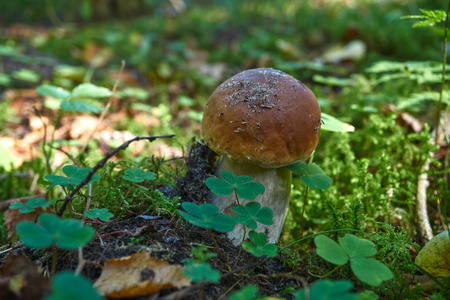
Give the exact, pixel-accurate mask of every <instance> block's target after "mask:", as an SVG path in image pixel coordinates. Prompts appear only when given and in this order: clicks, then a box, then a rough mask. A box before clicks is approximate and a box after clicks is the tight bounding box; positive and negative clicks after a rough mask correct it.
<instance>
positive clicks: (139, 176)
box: [123, 169, 156, 182]
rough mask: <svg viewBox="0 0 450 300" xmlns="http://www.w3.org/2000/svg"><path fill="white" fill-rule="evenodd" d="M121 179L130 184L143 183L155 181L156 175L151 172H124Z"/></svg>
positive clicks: (138, 170) (135, 170)
mask: <svg viewBox="0 0 450 300" xmlns="http://www.w3.org/2000/svg"><path fill="white" fill-rule="evenodd" d="M125 174H127V175H125V176H123V179H125V180H128V181H131V182H143V181H144V180H155V179H156V175H155V173H153V172H144V170H142V169H132V170H125Z"/></svg>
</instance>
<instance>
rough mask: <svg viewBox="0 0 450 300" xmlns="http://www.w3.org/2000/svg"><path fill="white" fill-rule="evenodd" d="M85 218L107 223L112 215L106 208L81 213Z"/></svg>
mask: <svg viewBox="0 0 450 300" xmlns="http://www.w3.org/2000/svg"><path fill="white" fill-rule="evenodd" d="M83 214H84V215H85V216H86V217H88V218H91V219H97V218H98V219H99V220H101V221H103V222H107V221H109V219H111V218H112V217H113V216H114V215H113V214H112V213H110V212H109V211H108V209H107V208H93V209H91V210H89V211H85V212H84V213H83Z"/></svg>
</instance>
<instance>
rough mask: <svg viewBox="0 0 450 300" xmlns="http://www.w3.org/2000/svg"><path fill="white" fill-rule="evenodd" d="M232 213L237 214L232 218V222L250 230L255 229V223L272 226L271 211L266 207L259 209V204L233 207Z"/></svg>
mask: <svg viewBox="0 0 450 300" xmlns="http://www.w3.org/2000/svg"><path fill="white" fill-rule="evenodd" d="M233 211H234V212H236V213H238V215H236V216H234V221H235V222H236V223H239V224H243V225H244V226H247V227H248V228H250V229H256V227H257V226H258V225H257V224H256V222H259V223H261V224H264V225H272V224H273V220H272V218H273V211H272V210H271V209H270V208H268V207H263V208H261V204H260V203H259V202H250V203H248V204H247V205H246V206H242V205H237V206H234V207H233Z"/></svg>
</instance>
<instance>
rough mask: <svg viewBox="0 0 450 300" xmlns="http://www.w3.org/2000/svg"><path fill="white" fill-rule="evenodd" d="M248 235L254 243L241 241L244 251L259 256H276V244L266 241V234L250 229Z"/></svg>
mask: <svg viewBox="0 0 450 300" xmlns="http://www.w3.org/2000/svg"><path fill="white" fill-rule="evenodd" d="M248 236H249V238H250V240H251V241H252V242H253V244H254V245H252V244H251V243H249V242H247V241H245V242H243V243H242V248H244V250H245V251H247V252H249V253H250V254H252V255H253V256H256V257H261V256H263V255H267V256H269V257H275V256H277V250H278V247H277V245H275V244H269V243H267V236H266V234H265V233H263V232H256V231H250V232H249V234H248Z"/></svg>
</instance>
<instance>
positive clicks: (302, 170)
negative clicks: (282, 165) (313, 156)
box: [287, 161, 333, 190]
mask: <svg viewBox="0 0 450 300" xmlns="http://www.w3.org/2000/svg"><path fill="white" fill-rule="evenodd" d="M287 168H288V169H289V170H291V171H292V172H293V173H297V174H301V175H302V176H301V177H300V179H301V181H303V183H304V184H306V185H307V186H308V187H310V188H312V189H319V190H325V189H327V188H329V187H330V184H331V182H333V180H332V179H331V178H330V177H329V176H327V175H326V174H325V173H324V172H323V171H322V169H321V168H320V167H319V166H318V165H316V164H315V163H310V164H307V163H305V162H302V161H299V162H296V163H295V164H292V165H289V166H287Z"/></svg>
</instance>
